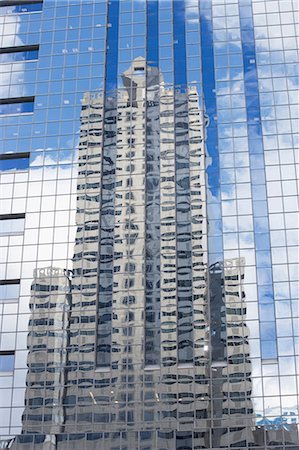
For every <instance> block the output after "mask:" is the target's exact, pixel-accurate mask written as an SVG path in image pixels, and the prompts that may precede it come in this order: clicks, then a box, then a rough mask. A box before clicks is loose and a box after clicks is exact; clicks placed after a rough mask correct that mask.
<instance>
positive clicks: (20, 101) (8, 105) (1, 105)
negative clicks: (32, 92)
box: [0, 97, 34, 115]
mask: <svg viewBox="0 0 299 450" xmlns="http://www.w3.org/2000/svg"><path fill="white" fill-rule="evenodd" d="M33 109H34V97H20V98H4V99H1V100H0V115H8V114H24V113H32V112H33Z"/></svg>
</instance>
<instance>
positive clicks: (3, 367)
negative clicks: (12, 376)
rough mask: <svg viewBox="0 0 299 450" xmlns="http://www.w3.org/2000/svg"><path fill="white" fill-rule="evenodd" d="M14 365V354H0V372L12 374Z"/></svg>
mask: <svg viewBox="0 0 299 450" xmlns="http://www.w3.org/2000/svg"><path fill="white" fill-rule="evenodd" d="M14 363H15V354H14V352H9V353H8V352H0V372H12V371H13V368H14Z"/></svg>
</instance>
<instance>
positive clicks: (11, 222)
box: [0, 159, 25, 235]
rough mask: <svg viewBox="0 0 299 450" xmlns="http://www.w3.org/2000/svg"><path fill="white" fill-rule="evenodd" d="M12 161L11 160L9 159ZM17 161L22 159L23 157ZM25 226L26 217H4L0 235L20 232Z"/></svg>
mask: <svg viewBox="0 0 299 450" xmlns="http://www.w3.org/2000/svg"><path fill="white" fill-rule="evenodd" d="M8 161H10V160H8ZM15 161H22V159H20V160H18V159H16V160H15ZM3 162H6V161H0V164H1V163H3ZM24 226H25V218H17V219H14V218H9V219H3V220H1V218H0V235H6V234H19V233H23V232H24Z"/></svg>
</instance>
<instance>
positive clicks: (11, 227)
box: [0, 214, 25, 236]
mask: <svg viewBox="0 0 299 450" xmlns="http://www.w3.org/2000/svg"><path fill="white" fill-rule="evenodd" d="M24 226H25V214H8V215H5V216H0V236H3V235H8V234H20V233H24Z"/></svg>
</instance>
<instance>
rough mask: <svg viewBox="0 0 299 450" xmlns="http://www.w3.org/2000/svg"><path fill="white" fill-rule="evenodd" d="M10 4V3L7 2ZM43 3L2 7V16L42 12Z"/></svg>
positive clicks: (0, 8)
mask: <svg viewBox="0 0 299 450" xmlns="http://www.w3.org/2000/svg"><path fill="white" fill-rule="evenodd" d="M5 3H8V2H5ZM16 3H17V2H16ZM42 9H43V3H42V2H39V3H21V4H15V5H7V6H2V7H0V14H1V15H4V14H15V13H19V14H20V13H29V12H38V11H42Z"/></svg>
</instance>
